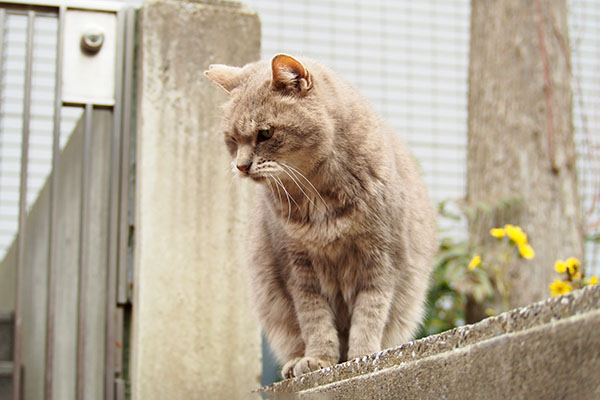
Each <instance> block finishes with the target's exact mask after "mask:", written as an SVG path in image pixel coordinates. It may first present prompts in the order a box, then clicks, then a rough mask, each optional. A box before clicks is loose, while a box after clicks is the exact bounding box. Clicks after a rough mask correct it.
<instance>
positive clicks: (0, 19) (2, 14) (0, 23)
mask: <svg viewBox="0 0 600 400" xmlns="http://www.w3.org/2000/svg"><path fill="white" fill-rule="evenodd" d="M5 21H6V10H5V9H4V8H0V99H2V77H3V76H4V24H5ZM0 113H2V102H1V101H0ZM0 115H1V114H0ZM0 132H1V130H0ZM2 144H3V143H2V140H1V137H0V150H1V149H2ZM0 163H2V156H1V155H0ZM0 187H1V182H0ZM0 193H1V192H0Z"/></svg>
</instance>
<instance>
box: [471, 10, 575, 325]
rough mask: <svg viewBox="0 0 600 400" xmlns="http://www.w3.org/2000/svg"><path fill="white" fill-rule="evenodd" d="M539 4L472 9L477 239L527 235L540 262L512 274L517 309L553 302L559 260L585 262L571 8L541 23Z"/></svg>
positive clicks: (514, 267) (514, 268) (519, 264)
mask: <svg viewBox="0 0 600 400" xmlns="http://www.w3.org/2000/svg"><path fill="white" fill-rule="evenodd" d="M536 3H537V2H536V1H522V0H504V1H472V2H471V35H470V37H471V46H470V52H469V55H470V57H469V96H468V97H469V118H468V146H467V203H468V204H469V205H471V206H473V207H476V210H477V212H476V213H474V214H472V215H471V216H470V218H469V235H470V238H471V240H472V241H473V242H474V243H475V244H476V245H482V244H483V245H487V244H491V243H493V242H495V239H494V238H492V237H491V236H490V235H489V233H488V231H489V230H490V229H491V228H495V227H499V226H500V227H502V226H504V224H515V225H520V226H521V227H522V228H523V229H524V230H525V232H527V235H528V238H529V242H530V243H531V246H533V248H534V249H535V252H536V256H535V258H534V259H533V260H531V261H525V260H520V261H519V260H516V261H514V262H513V263H511V265H510V267H509V269H508V273H507V278H508V280H509V282H508V286H509V287H510V288H511V290H510V299H509V302H510V307H511V308H514V307H518V306H523V305H526V304H530V303H532V302H534V301H539V300H541V299H543V298H545V297H546V296H547V294H548V283H549V282H552V280H553V278H554V277H555V276H556V274H555V272H554V270H553V266H554V262H555V261H556V260H557V259H563V260H564V259H566V258H568V257H578V258H580V259H581V258H582V256H583V229H582V221H583V220H582V217H581V215H580V209H581V202H580V200H579V195H578V189H577V171H576V169H575V167H576V165H575V164H576V152H575V144H574V140H573V121H572V93H571V80H572V73H571V62H570V58H569V54H570V52H569V46H568V44H569V38H568V34H567V5H566V1H565V0H554V1H550V2H544V1H541V2H540V3H541V4H542V5H541V9H540V14H539V15H538V11H537V8H536ZM538 18H541V19H539V20H538ZM538 28H539V29H540V30H541V36H540V34H539V32H540V31H539V30H538ZM542 39H543V45H542V41H541V40H542ZM545 68H548V71H549V72H548V76H547V78H545V73H544V71H545ZM511 198H512V199H516V201H513V202H512V206H511V207H506V205H505V204H502V201H504V200H507V199H511ZM517 199H518V200H517ZM481 204H483V205H485V206H484V207H481V206H480V205H481ZM484 257H485V255H484ZM485 307H486V306H482V307H481V310H480V312H479V314H480V316H484V315H485V313H484V312H483V311H484V309H485Z"/></svg>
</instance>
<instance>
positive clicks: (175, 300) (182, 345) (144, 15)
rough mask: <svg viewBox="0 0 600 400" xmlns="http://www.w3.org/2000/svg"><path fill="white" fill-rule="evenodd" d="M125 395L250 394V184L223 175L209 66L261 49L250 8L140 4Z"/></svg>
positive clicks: (253, 343)
mask: <svg viewBox="0 0 600 400" xmlns="http://www.w3.org/2000/svg"><path fill="white" fill-rule="evenodd" d="M139 16H140V21H139V34H140V37H139V42H138V43H139V44H138V46H139V50H140V53H139V58H138V65H139V70H138V77H137V79H138V90H139V92H138V117H137V118H138V131H137V149H138V154H137V164H136V169H137V172H136V184H137V186H136V204H135V209H136V220H135V226H136V243H135V264H136V265H135V279H134V281H135V282H136V286H135V287H134V289H133V294H134V327H133V331H134V333H133V341H132V346H133V357H132V367H133V371H132V385H133V387H132V389H133V398H134V399H140V400H152V399H174V400H175V399H186V400H187V399H205V398H206V399H236V398H248V396H249V393H250V392H251V390H252V389H256V388H257V387H259V380H260V374H261V337H260V329H259V327H258V323H257V319H256V318H255V316H254V314H253V313H252V312H251V311H250V307H249V305H248V301H247V298H248V297H247V290H246V287H247V283H246V277H245V251H244V249H245V241H246V231H247V229H246V227H247V221H248V216H249V211H250V204H249V199H250V198H251V191H252V189H253V186H251V183H250V182H245V181H240V180H234V179H232V174H231V168H230V165H229V162H230V160H229V155H228V154H227V152H226V148H225V146H224V144H223V137H222V132H220V131H219V129H218V125H219V116H220V112H219V108H218V107H219V105H220V104H222V103H223V102H224V101H225V99H226V97H225V94H224V92H222V91H221V90H220V89H219V88H218V87H216V85H214V84H212V83H211V82H210V81H209V80H208V79H206V78H205V77H204V75H203V71H204V70H205V69H207V67H208V65H209V64H212V63H223V64H232V65H243V64H246V63H247V62H250V61H255V60H257V59H258V58H259V52H260V22H259V19H258V16H257V15H256V14H255V13H253V12H251V11H249V10H247V9H245V8H244V7H242V6H240V5H238V4H235V3H233V4H232V3H225V4H224V3H221V2H214V1H213V2H210V3H209V4H204V3H199V2H189V1H151V2H147V3H145V4H144V5H143V7H142V8H141V10H140V14H139Z"/></svg>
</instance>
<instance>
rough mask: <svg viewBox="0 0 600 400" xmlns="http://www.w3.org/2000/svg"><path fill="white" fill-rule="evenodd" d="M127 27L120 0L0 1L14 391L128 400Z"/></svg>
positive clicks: (1, 166)
mask: <svg viewBox="0 0 600 400" xmlns="http://www.w3.org/2000/svg"><path fill="white" fill-rule="evenodd" d="M134 26H135V11H134V10H133V9H130V8H125V7H123V4H118V3H108V2H98V3H94V2H93V1H56V2H52V1H46V0H37V1H18V2H17V1H0V76H1V77H2V82H1V83H2V85H1V86H0V113H1V114H0V231H1V232H2V233H3V234H4V236H5V237H6V240H5V242H6V243H5V244H4V245H3V244H2V243H0V247H1V248H0V259H1V260H2V261H0V274H1V275H0V276H4V277H10V276H11V274H14V276H15V279H14V282H13V281H12V280H11V279H10V278H7V279H6V280H5V281H4V282H3V283H2V290H3V291H4V292H5V293H4V296H3V298H4V299H9V300H4V303H2V301H0V311H9V312H14V343H13V354H14V356H13V360H12V363H13V374H12V391H13V394H12V398H13V399H14V400H18V399H38V398H45V399H51V398H56V399H61V400H62V399H69V398H77V399H83V398H93V399H95V398H106V399H113V398H125V397H126V391H127V390H126V389H127V388H126V381H127V371H126V368H123V361H124V360H125V362H126V359H127V353H128V352H127V348H126V347H127V333H126V331H127V329H128V328H127V327H128V326H129V316H130V312H131V307H130V305H131V302H130V291H131V286H132V285H131V274H130V273H128V271H130V268H129V266H130V265H131V255H130V252H129V248H130V247H129V243H130V241H131V240H132V232H133V228H132V226H133V223H132V217H131V212H130V204H131V202H130V197H131V196H132V190H133V185H131V179H132V173H131V171H132V168H131V161H132V160H133V158H132V157H131V153H132V151H133V146H132V143H131V140H132V135H130V132H131V131H132V126H133V124H134V121H133V119H132V118H131V116H132V99H133V91H134V88H133V81H132V76H133V63H134V43H135V37H134V36H135V32H134ZM52 65H53V67H52ZM17 171H18V172H17ZM3 279H4V278H3ZM9 292H10V294H11V295H12V298H14V301H13V302H11V300H10V298H11V296H8V295H7V294H8V293H9ZM124 331H125V333H124Z"/></svg>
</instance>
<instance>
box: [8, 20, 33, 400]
mask: <svg viewBox="0 0 600 400" xmlns="http://www.w3.org/2000/svg"><path fill="white" fill-rule="evenodd" d="M34 21H35V11H29V12H28V13H27V44H26V46H27V50H26V59H25V90H24V94H23V136H22V139H21V175H20V181H19V231H18V237H17V296H16V297H17V298H16V302H15V336H14V358H13V363H14V364H13V380H12V382H13V396H12V398H13V400H20V398H21V339H22V338H21V318H22V315H21V314H22V309H21V308H22V301H23V284H24V283H23V279H24V277H25V235H26V232H25V227H26V221H27V167H28V161H29V120H30V117H31V76H32V70H33V32H34V31H33V28H34Z"/></svg>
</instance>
